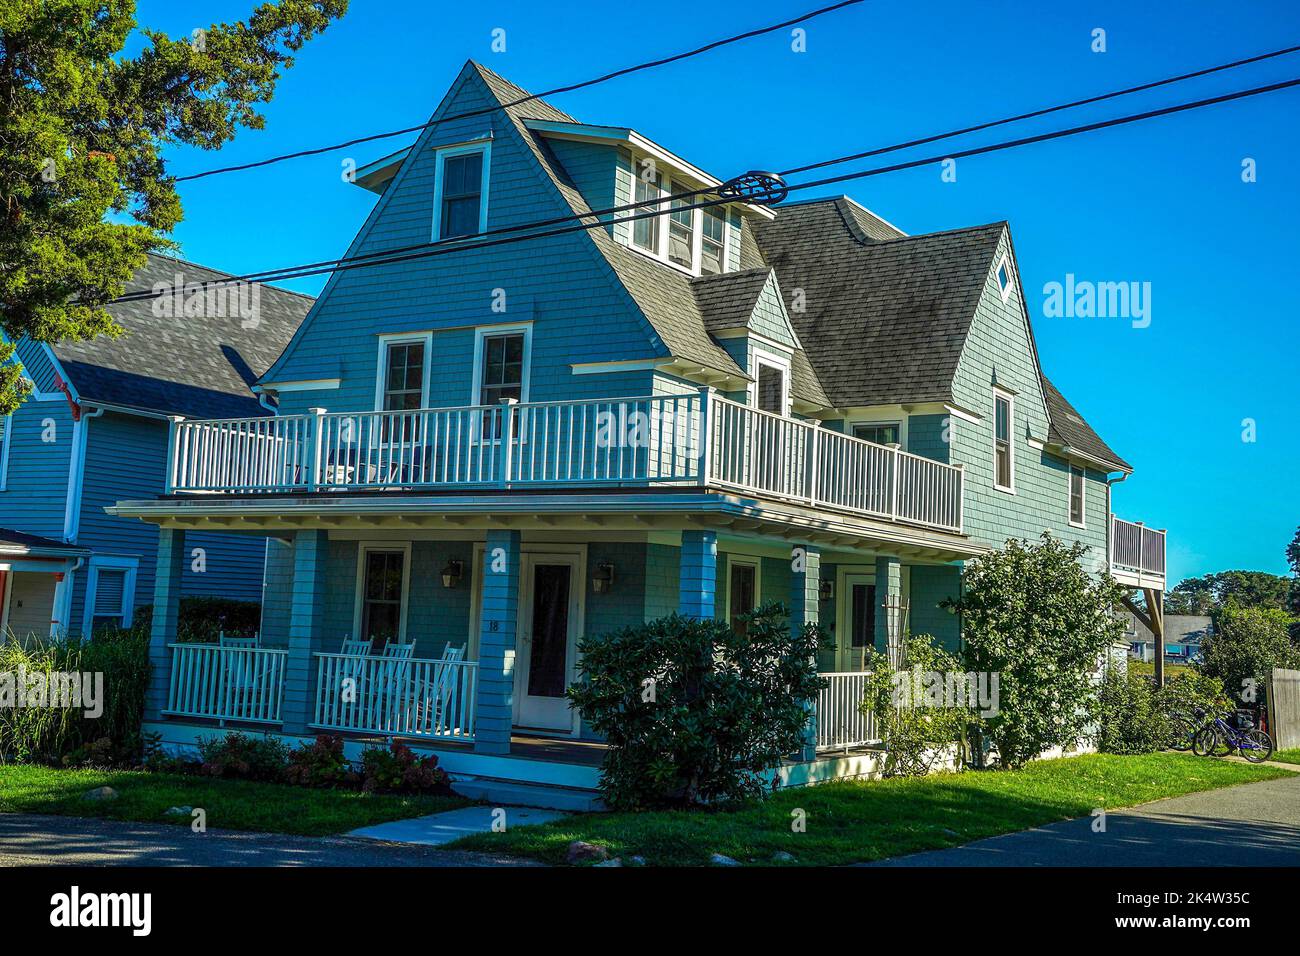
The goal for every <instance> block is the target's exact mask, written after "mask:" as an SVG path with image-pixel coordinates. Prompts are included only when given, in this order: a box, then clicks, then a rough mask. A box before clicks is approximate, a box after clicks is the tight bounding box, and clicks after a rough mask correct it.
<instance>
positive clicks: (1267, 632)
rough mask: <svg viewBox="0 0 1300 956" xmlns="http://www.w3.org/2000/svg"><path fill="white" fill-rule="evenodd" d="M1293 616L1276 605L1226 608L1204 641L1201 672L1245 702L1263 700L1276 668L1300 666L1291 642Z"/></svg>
mask: <svg viewBox="0 0 1300 956" xmlns="http://www.w3.org/2000/svg"><path fill="white" fill-rule="evenodd" d="M1291 624H1292V618H1291V616H1290V615H1289V614H1287V613H1286V612H1285V611H1279V610H1276V609H1273V608H1254V607H1246V608H1243V607H1233V606H1229V607H1225V608H1224V609H1223V611H1222V612H1220V614H1219V617H1218V619H1217V620H1216V621H1215V622H1214V632H1213V633H1212V634H1210V635H1209V636H1208V637H1206V638H1205V640H1204V641H1202V642H1201V657H1202V662H1201V672H1202V673H1203V674H1205V675H1207V676H1209V677H1213V678H1214V679H1215V680H1217V681H1219V682H1220V683H1222V685H1223V689H1224V690H1225V691H1226V692H1227V693H1228V694H1230V695H1232V696H1233V697H1236V698H1238V699H1239V700H1241V701H1243V702H1244V703H1248V704H1253V703H1256V702H1257V701H1259V700H1262V699H1263V693H1264V688H1265V687H1267V686H1268V680H1269V677H1270V675H1271V674H1272V671H1273V668H1275V667H1287V668H1300V648H1297V647H1296V645H1295V644H1293V643H1292V642H1291V634H1290V626H1291Z"/></svg>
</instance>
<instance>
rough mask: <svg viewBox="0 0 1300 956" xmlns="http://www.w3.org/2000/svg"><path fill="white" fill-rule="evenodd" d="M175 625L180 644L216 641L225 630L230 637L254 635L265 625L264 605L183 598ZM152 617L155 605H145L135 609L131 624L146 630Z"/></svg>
mask: <svg viewBox="0 0 1300 956" xmlns="http://www.w3.org/2000/svg"><path fill="white" fill-rule="evenodd" d="M177 613H178V617H177V624H176V639H177V641H178V642H180V643H199V644H215V643H216V641H217V637H218V636H219V635H220V634H222V633H223V632H224V633H225V634H227V635H230V636H236V637H252V636H253V635H254V634H256V633H257V632H258V630H259V629H260V628H261V626H262V624H261V622H262V605H261V604H259V603H258V602H257V601H236V600H234V599H232V598H223V597H211V596H202V597H185V598H181V604H180V609H179V610H178V612H177ZM152 620H153V605H151V604H142V605H140V606H139V607H137V608H136V609H135V619H134V620H133V621H132V625H131V626H132V627H142V628H144V630H145V631H146V632H148V630H149V626H150V623H151V622H152Z"/></svg>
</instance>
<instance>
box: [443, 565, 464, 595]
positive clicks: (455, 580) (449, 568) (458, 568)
mask: <svg viewBox="0 0 1300 956" xmlns="http://www.w3.org/2000/svg"><path fill="white" fill-rule="evenodd" d="M464 571H465V564H464V562H461V561H457V560H456V559H455V558H451V559H450V560H448V561H447V563H446V564H445V565H443V568H442V586H443V587H445V588H448V589H450V588H454V587H455V586H456V585H457V584H459V583H460V577H461V575H462V574H463V573H464Z"/></svg>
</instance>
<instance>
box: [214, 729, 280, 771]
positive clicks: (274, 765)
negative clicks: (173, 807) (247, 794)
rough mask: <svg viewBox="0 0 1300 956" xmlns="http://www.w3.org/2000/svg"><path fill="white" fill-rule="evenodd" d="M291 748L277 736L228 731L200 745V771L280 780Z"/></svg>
mask: <svg viewBox="0 0 1300 956" xmlns="http://www.w3.org/2000/svg"><path fill="white" fill-rule="evenodd" d="M288 751H289V748H287V747H286V746H285V745H284V744H283V743H281V742H280V741H279V740H277V739H276V738H274V737H249V736H248V735H246V734H238V733H229V734H226V736H224V737H221V738H214V739H212V740H205V741H203V743H201V744H199V759H200V761H201V764H202V766H201V772H202V773H203V774H204V775H205V776H208V777H232V778H235V779H239V780H279V779H280V777H281V776H283V774H284V768H285V764H286V762H287V760H288V756H289V753H288Z"/></svg>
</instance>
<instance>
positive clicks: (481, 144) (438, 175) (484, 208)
mask: <svg viewBox="0 0 1300 956" xmlns="http://www.w3.org/2000/svg"><path fill="white" fill-rule="evenodd" d="M470 153H481V154H482V156H483V161H482V173H483V178H482V179H481V180H480V182H479V196H478V233H476V235H482V234H483V233H484V232H487V216H488V181H489V179H490V178H491V176H490V173H491V170H492V139H491V137H485V138H483V139H479V140H474V141H472V142H467V143H464V144H460V145H456V146H440V147H438V149H437V155H436V157H435V162H434V184H433V236H432V238H433V241H434V242H440V241H450V240H451V239H469V238H471V237H470V236H449V237H447V240H443V239H442V236H441V230H442V183H443V172H442V171H443V166H444V165H445V164H446V161H447V159H448V157H452V156H467V155H469V154H470Z"/></svg>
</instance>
